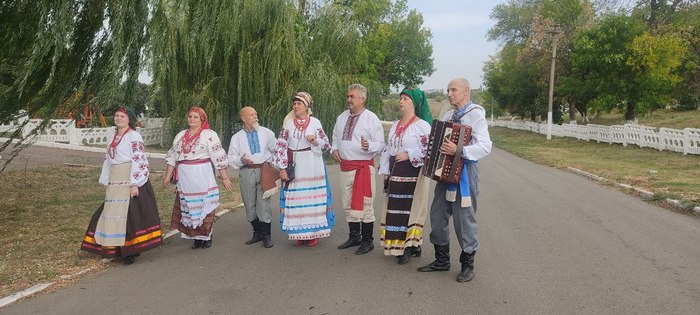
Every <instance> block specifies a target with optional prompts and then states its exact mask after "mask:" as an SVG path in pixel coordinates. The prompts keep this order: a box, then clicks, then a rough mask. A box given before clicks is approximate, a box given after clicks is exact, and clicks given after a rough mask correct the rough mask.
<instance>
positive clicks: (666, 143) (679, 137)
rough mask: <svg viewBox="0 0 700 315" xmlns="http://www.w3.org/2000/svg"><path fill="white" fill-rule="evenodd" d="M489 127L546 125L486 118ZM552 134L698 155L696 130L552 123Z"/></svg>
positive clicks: (536, 129)
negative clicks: (488, 119)
mask: <svg viewBox="0 0 700 315" xmlns="http://www.w3.org/2000/svg"><path fill="white" fill-rule="evenodd" d="M488 123H489V126H499V127H506V128H510V129H517V130H526V131H530V132H536V133H541V134H547V124H546V123H542V124H538V123H534V122H527V121H510V120H496V121H489V122H488ZM552 135H553V136H555V137H570V138H576V139H579V140H586V141H590V140H593V141H597V142H607V143H619V144H622V145H623V146H627V145H628V144H635V145H637V146H639V147H641V148H654V149H657V150H662V151H663V150H668V151H673V152H680V153H683V154H700V129H696V128H685V129H683V130H681V129H672V128H659V130H658V131H657V130H656V127H649V126H642V125H635V124H625V125H622V126H620V125H615V126H601V125H593V124H588V125H572V124H562V125H552Z"/></svg>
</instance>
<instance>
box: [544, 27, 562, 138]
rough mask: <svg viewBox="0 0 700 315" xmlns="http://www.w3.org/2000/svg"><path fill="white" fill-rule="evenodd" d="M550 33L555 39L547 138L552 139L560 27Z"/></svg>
mask: <svg viewBox="0 0 700 315" xmlns="http://www.w3.org/2000/svg"><path fill="white" fill-rule="evenodd" d="M548 33H550V34H553V35H554V39H553V40H552V67H551V69H550V73H549V104H548V106H547V140H550V139H552V103H553V102H554V64H555V63H556V60H557V43H558V42H559V28H557V27H554V28H552V30H551V31H549V32H548Z"/></svg>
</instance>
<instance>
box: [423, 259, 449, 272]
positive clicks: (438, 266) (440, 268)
mask: <svg viewBox="0 0 700 315" xmlns="http://www.w3.org/2000/svg"><path fill="white" fill-rule="evenodd" d="M436 263H438V264H436ZM449 270H450V264H449V263H448V264H446V265H442V264H439V262H438V261H433V262H431V263H430V264H428V265H427V266H423V267H420V268H418V271H420V272H431V271H449Z"/></svg>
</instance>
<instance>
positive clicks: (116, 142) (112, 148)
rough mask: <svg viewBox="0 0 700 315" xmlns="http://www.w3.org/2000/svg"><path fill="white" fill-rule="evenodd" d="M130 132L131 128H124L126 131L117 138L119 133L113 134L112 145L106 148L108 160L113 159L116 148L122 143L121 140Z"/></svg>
mask: <svg viewBox="0 0 700 315" xmlns="http://www.w3.org/2000/svg"><path fill="white" fill-rule="evenodd" d="M129 131H131V128H129V127H126V131H124V133H123V134H122V135H121V136H119V131H117V133H115V134H114V138H112V143H110V144H109V147H108V148H107V154H108V155H109V158H110V159H114V157H115V156H116V155H117V146H119V144H120V143H121V142H122V139H124V136H126V134H127V133H129Z"/></svg>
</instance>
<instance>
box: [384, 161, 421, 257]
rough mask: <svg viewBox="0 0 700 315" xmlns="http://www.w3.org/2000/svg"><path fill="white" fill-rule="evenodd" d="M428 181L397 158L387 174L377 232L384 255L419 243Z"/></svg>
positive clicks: (405, 162)
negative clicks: (383, 201)
mask: <svg viewBox="0 0 700 315" xmlns="http://www.w3.org/2000/svg"><path fill="white" fill-rule="evenodd" d="M429 187H430V181H429V180H428V179H427V178H426V177H425V176H423V175H421V174H420V167H413V165H412V164H411V162H409V161H403V162H398V163H396V164H395V165H394V166H393V169H392V173H391V176H390V177H389V187H388V188H389V189H388V193H387V200H388V201H387V206H386V208H385V209H384V213H383V215H382V221H381V227H380V229H379V236H380V241H381V244H382V246H384V255H391V256H400V255H403V251H404V248H406V247H414V246H420V245H421V244H423V226H424V224H425V217H426V216H427V214H428V194H429V191H428V190H429Z"/></svg>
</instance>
